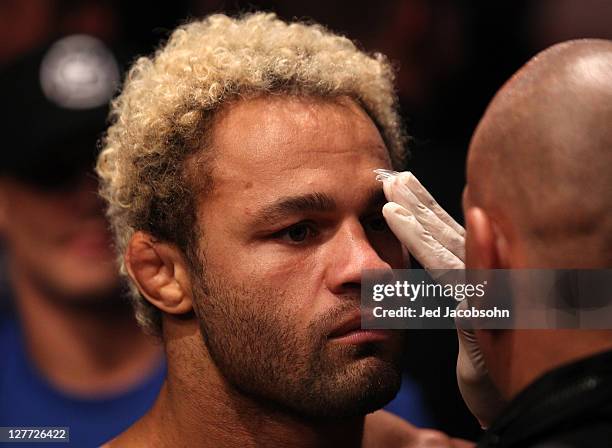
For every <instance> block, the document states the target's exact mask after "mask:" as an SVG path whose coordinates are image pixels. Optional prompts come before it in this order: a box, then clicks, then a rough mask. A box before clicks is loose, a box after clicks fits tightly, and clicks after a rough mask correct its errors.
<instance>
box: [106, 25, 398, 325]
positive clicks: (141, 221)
mask: <svg viewBox="0 0 612 448" xmlns="http://www.w3.org/2000/svg"><path fill="white" fill-rule="evenodd" d="M393 79H394V73H393V69H392V67H391V65H390V64H389V63H388V62H387V60H386V59H385V57H384V56H383V55H381V54H372V55H369V54H367V53H365V52H363V51H361V50H359V49H358V48H357V47H356V46H355V44H353V42H351V41H350V40H349V39H347V38H345V37H342V36H339V35H336V34H333V33H331V32H330V31H328V30H326V29H325V28H324V27H322V26H320V25H316V24H305V23H299V22H294V23H286V22H284V21H282V20H280V19H278V18H277V17H276V16H275V15H274V14H269V13H267V14H266V13H254V14H248V15H244V16H241V17H238V18H230V17H227V16H225V15H221V14H216V15H211V16H209V17H207V18H204V19H203V20H198V21H194V22H192V23H189V24H186V25H183V26H181V27H179V28H178V29H176V30H175V31H174V32H173V33H172V35H171V36H170V39H169V40H168V42H167V44H166V45H165V46H163V47H162V48H160V49H159V50H158V51H157V52H156V53H155V55H154V56H152V57H141V58H139V59H138V60H137V61H136V63H135V64H134V65H133V67H132V68H131V69H130V71H129V73H128V76H127V78H126V80H125V83H124V85H123V91H122V93H121V94H120V95H119V96H118V97H117V98H116V99H115V100H114V101H113V102H112V108H111V115H110V119H111V126H110V127H109V129H108V131H107V133H106V135H105V137H104V139H103V141H102V146H103V148H102V151H101V153H100V156H99V158H98V163H97V167H96V169H97V173H98V175H99V176H100V179H101V187H100V192H101V195H102V196H103V197H104V198H105V199H106V201H107V202H108V212H107V213H108V217H109V219H110V222H111V225H112V227H113V231H114V234H115V240H116V248H117V251H118V253H119V263H120V266H121V272H122V273H123V274H126V270H125V265H124V261H123V254H124V252H125V249H126V247H127V244H128V242H129V240H130V238H131V237H132V235H133V233H134V232H135V231H138V230H143V231H146V232H149V233H150V234H151V235H153V236H154V237H156V238H159V239H161V240H164V241H167V242H171V243H174V244H176V245H177V246H178V247H179V248H180V249H181V250H183V251H185V252H186V253H187V252H188V251H189V247H190V246H191V244H190V243H191V242H193V239H194V238H195V233H194V232H196V231H197V229H196V221H195V209H196V207H195V206H196V201H195V197H196V193H201V192H202V191H203V189H204V188H206V187H205V186H206V185H208V184H209V183H210V182H209V181H210V179H209V178H206V177H204V178H203V177H202V174H201V172H202V171H200V170H201V167H199V168H200V169H199V170H198V171H199V172H200V174H199V175H198V176H199V177H198V180H197V182H195V179H191V178H190V175H189V171H190V170H188V169H187V161H188V159H189V158H190V156H192V155H194V154H197V155H198V159H203V158H205V154H204V155H202V154H203V153H205V152H206V151H207V150H208V148H207V137H208V136H209V134H210V132H209V130H210V127H211V126H212V122H213V119H214V117H215V114H216V113H217V111H219V110H220V108H221V107H223V105H225V104H227V103H228V102H229V101H235V100H239V99H240V98H245V97H252V96H254V95H266V94H288V95H304V96H316V97H320V98H330V99H333V98H337V97H340V96H348V97H350V98H352V99H354V100H355V101H357V102H358V103H359V104H360V105H361V107H363V109H364V110H365V111H366V112H367V113H368V114H369V116H370V117H371V118H372V120H373V121H374V123H375V124H376V125H377V127H378V129H379V130H380V132H381V135H382V137H383V139H384V141H385V143H386V145H387V148H388V150H389V154H390V157H391V160H392V162H393V164H394V165H395V166H396V167H399V166H400V165H401V164H402V160H403V154H404V144H405V136H404V133H403V131H402V126H401V121H400V117H399V114H398V112H397V97H396V95H395V91H394V88H393ZM198 188H199V189H198ZM196 190H197V191H196ZM187 255H188V258H189V254H188V253H187ZM131 289H132V291H131V295H132V297H131V298H132V302H133V304H134V308H135V312H136V318H137V320H138V322H139V323H140V324H141V326H142V327H143V328H144V329H145V331H147V332H148V333H151V334H157V335H159V334H160V331H161V314H160V311H159V310H158V309H157V308H155V307H154V306H153V305H151V304H150V303H149V302H148V301H146V300H145V299H144V298H143V297H142V296H141V295H140V294H139V292H138V291H137V289H136V288H135V286H134V285H133V284H132V285H131Z"/></svg>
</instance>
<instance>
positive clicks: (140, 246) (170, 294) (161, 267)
mask: <svg viewBox="0 0 612 448" xmlns="http://www.w3.org/2000/svg"><path fill="white" fill-rule="evenodd" d="M125 266H126V268H127V271H128V273H129V275H130V277H131V278H132V280H133V281H134V282H135V283H136V285H137V287H138V289H139V290H140V292H141V294H142V295H143V296H144V297H145V298H146V299H147V300H148V301H149V302H151V303H152V304H153V305H155V306H156V307H157V308H159V309H160V310H162V311H164V312H166V313H168V314H184V313H187V312H189V311H191V310H192V307H193V303H192V297H191V281H190V279H189V272H188V269H187V264H186V263H185V260H184V257H183V255H182V253H181V251H180V250H179V249H178V248H176V247H175V246H174V245H172V244H168V243H163V242H160V241H157V240H155V239H154V238H153V237H152V236H151V235H149V234H147V233H145V232H136V233H135V234H134V235H133V236H132V238H131V239H130V242H129V243H128V247H127V250H126V253H125Z"/></svg>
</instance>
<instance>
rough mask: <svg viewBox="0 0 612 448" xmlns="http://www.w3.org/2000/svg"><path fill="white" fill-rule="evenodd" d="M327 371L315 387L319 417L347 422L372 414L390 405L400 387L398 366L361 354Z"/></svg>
mask: <svg viewBox="0 0 612 448" xmlns="http://www.w3.org/2000/svg"><path fill="white" fill-rule="evenodd" d="M334 370H335V372H333V373H331V372H329V371H328V375H325V376H326V377H327V378H324V379H322V381H320V382H319V383H318V384H317V385H316V386H317V387H315V390H318V395H319V397H321V400H320V402H319V403H318V404H319V406H318V408H319V409H318V412H317V413H316V414H318V416H320V417H325V418H350V417H357V416H362V415H366V414H369V413H371V412H374V411H376V410H378V409H380V408H382V407H383V406H385V405H386V404H387V403H389V402H390V401H391V400H392V399H393V398H394V397H395V395H397V392H398V391H399V389H400V386H401V380H402V375H401V369H400V366H399V363H398V362H395V361H394V360H389V359H384V358H381V357H380V356H378V355H375V354H370V355H366V354H362V355H361V356H359V357H357V358H353V359H351V360H349V361H348V362H346V363H345V364H344V365H343V366H342V367H340V366H338V368H337V369H334Z"/></svg>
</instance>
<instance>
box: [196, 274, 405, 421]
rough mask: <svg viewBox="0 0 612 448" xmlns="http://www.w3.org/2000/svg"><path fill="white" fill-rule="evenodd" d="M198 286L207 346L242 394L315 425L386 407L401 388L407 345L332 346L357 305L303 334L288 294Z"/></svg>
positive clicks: (209, 283) (345, 305)
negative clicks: (332, 334) (331, 336)
mask: <svg viewBox="0 0 612 448" xmlns="http://www.w3.org/2000/svg"><path fill="white" fill-rule="evenodd" d="M203 277H204V276H203V275H202V276H198V279H193V280H194V282H193V283H194V301H195V303H196V314H197V316H198V320H199V323H200V331H201V333H202V336H203V339H204V344H205V345H206V347H207V349H208V352H209V353H210V356H211V358H212V360H213V362H214V363H215V364H216V366H217V367H218V369H219V370H220V372H221V374H222V375H223V376H224V377H225V379H226V380H227V381H228V383H229V384H230V385H231V386H233V388H235V389H236V391H237V392H239V393H240V394H243V395H245V396H247V397H250V398H251V399H253V400H254V401H255V402H257V403H260V404H261V405H262V406H265V407H267V408H272V409H274V410H277V411H278V410H280V411H281V412H289V413H291V414H294V415H297V416H300V417H302V418H308V419H344V418H350V417H356V416H363V415H365V414H367V413H370V412H373V411H375V410H377V409H380V408H381V407H382V406H384V405H385V404H386V403H388V402H389V401H390V400H391V399H393V397H394V396H395V395H396V394H397V391H398V390H399V388H400V385H401V364H402V359H401V358H402V356H401V352H402V340H403V338H404V336H405V334H404V333H399V332H398V334H397V338H396V339H394V340H392V341H391V342H390V344H387V345H384V344H382V343H367V344H361V345H350V344H337V343H335V344H334V343H330V342H329V341H328V339H327V334H328V332H329V329H330V325H334V324H337V323H338V322H339V320H340V319H342V317H343V316H346V315H348V314H349V313H350V312H351V311H353V312H354V311H355V310H356V309H357V307H358V303H359V301H358V299H356V298H347V299H346V300H345V299H344V298H343V299H342V300H343V302H342V304H341V305H339V306H338V307H337V308H335V309H333V310H332V311H330V312H327V313H325V314H324V315H322V316H318V317H317V318H316V319H314V320H313V321H312V322H311V323H310V324H309V325H308V327H307V328H306V331H304V332H303V334H301V333H300V332H299V331H296V330H295V328H294V327H293V326H292V324H293V323H294V322H295V321H296V319H295V311H293V312H292V310H291V309H290V308H288V307H287V306H283V305H284V304H288V303H295V302H292V301H290V300H289V298H288V294H287V293H285V292H283V291H278V290H266V289H263V288H258V289H257V290H255V289H252V288H248V287H246V286H245V285H241V286H233V285H229V284H228V283H227V282H223V281H220V280H218V279H213V278H203Z"/></svg>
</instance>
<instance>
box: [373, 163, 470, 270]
mask: <svg viewBox="0 0 612 448" xmlns="http://www.w3.org/2000/svg"><path fill="white" fill-rule="evenodd" d="M388 173H393V172H388ZM384 176H385V175H384V174H383V175H381V174H380V173H379V176H378V177H377V178H382V179H381V180H382V182H383V189H384V191H385V196H386V197H387V200H388V201H389V202H388V203H387V204H385V206H384V207H383V209H382V212H383V216H384V217H385V219H386V221H387V223H388V224H389V227H390V228H391V230H392V231H393V233H394V234H395V235H396V236H397V238H398V239H399V240H400V241H401V243H402V244H403V245H404V246H406V248H407V249H408V250H409V251H410V253H411V254H412V255H413V256H414V257H415V258H416V259H417V260H418V261H419V263H421V265H422V266H423V267H424V268H425V269H427V270H430V269H463V268H464V267H465V263H464V258H465V230H464V229H463V227H461V226H460V225H459V224H458V223H457V221H455V220H454V219H453V218H452V217H451V216H450V215H449V214H448V213H446V212H445V211H444V209H443V208H442V207H440V206H439V205H438V203H437V202H436V200H435V199H434V198H433V197H432V196H431V195H430V194H429V192H428V191H427V190H426V189H425V187H423V185H421V183H420V182H419V181H418V179H417V178H416V177H414V175H413V174H412V173H410V172H404V173H398V174H396V175H393V174H387V177H386V178H384Z"/></svg>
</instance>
